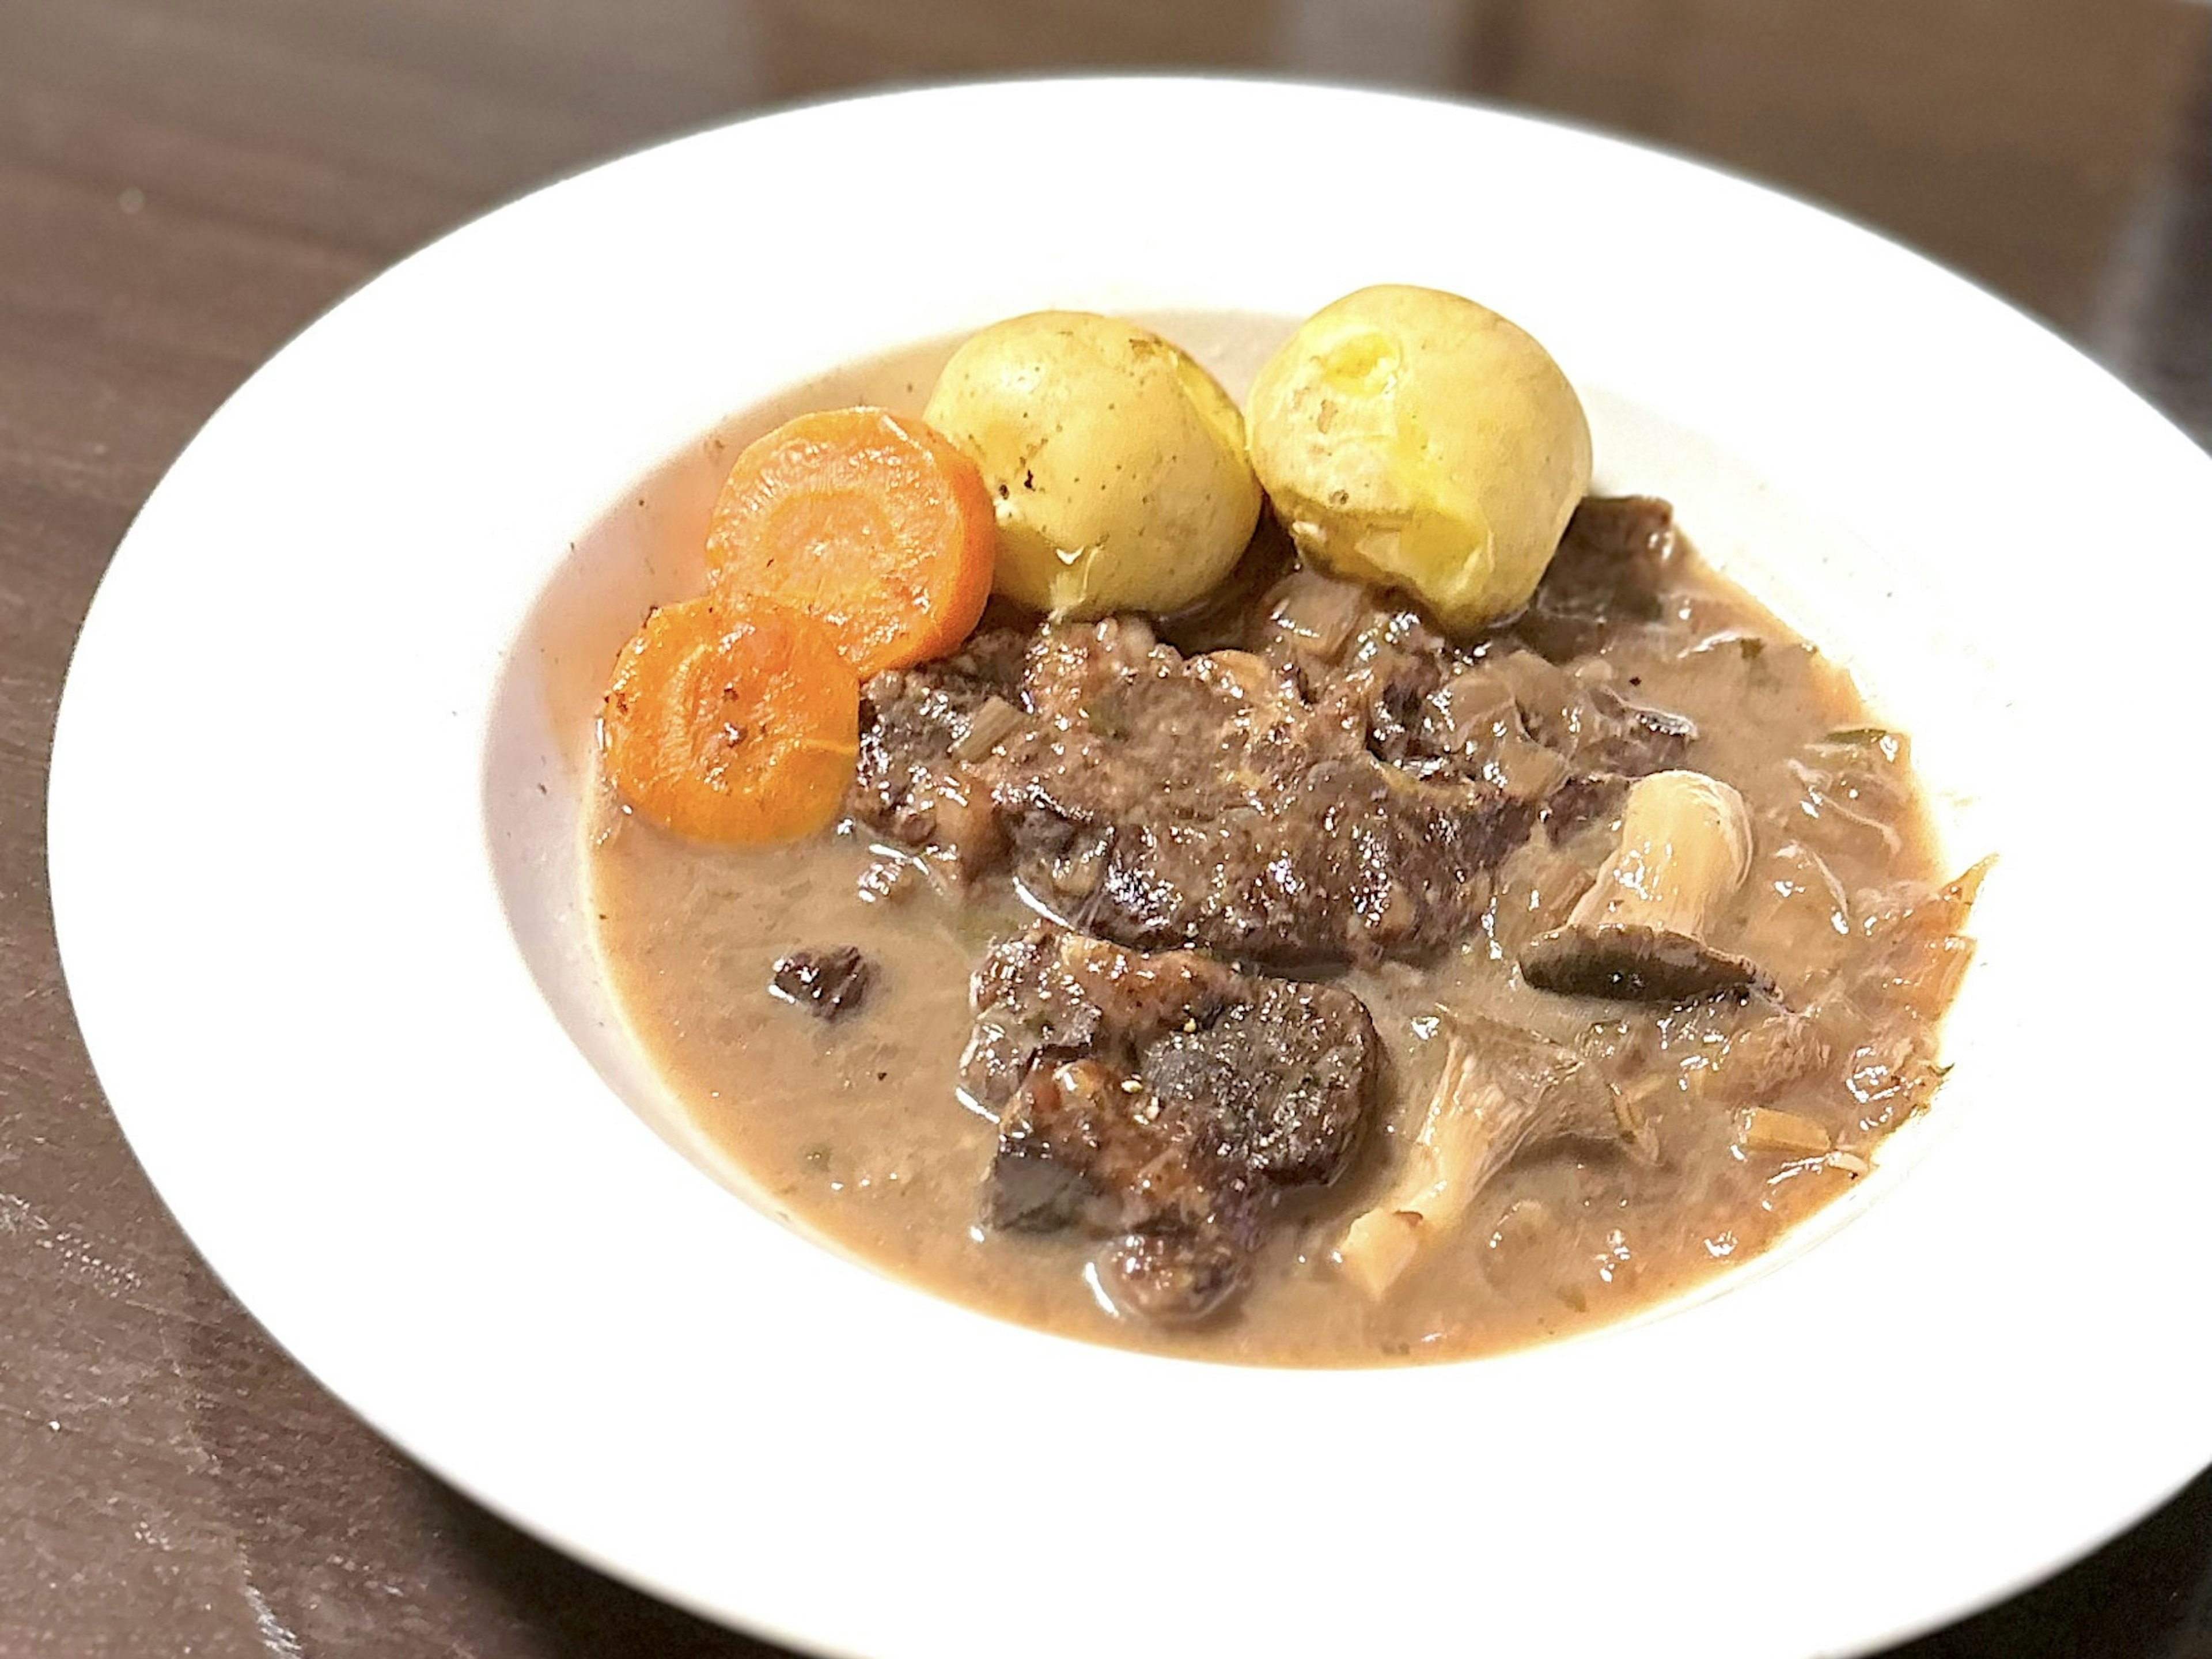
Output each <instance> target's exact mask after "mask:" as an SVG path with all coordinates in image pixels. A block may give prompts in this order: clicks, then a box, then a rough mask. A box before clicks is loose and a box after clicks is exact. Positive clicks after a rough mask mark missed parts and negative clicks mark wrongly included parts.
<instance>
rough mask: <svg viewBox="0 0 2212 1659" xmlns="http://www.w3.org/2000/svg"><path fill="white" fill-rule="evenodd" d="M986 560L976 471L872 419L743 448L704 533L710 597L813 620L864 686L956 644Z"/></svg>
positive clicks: (799, 431)
mask: <svg viewBox="0 0 2212 1659" xmlns="http://www.w3.org/2000/svg"><path fill="white" fill-rule="evenodd" d="M997 548H998V526H997V523H996V521H995V520H994V518H993V516H992V512H991V497H990V492H989V491H988V490H987V489H986V488H985V487H984V484H983V477H982V475H981V473H980V472H978V471H976V470H975V463H974V462H972V461H970V460H969V459H968V458H967V457H966V456H965V455H963V454H962V453H960V452H959V451H958V450H957V449H956V448H955V447H953V445H952V441H951V439H949V438H947V437H945V435H944V434H943V433H941V432H939V431H938V430H937V429H936V428H933V427H930V426H927V425H925V424H924V423H923V422H920V421H917V420H915V419H913V418H912V417H911V416H904V415H893V414H890V413H889V412H888V411H887V410H880V409H833V410H824V411H823V412H821V413H818V414H812V415H801V416H799V417H798V418H797V419H796V420H792V421H787V422H784V423H783V424H782V425H781V426H780V427H778V428H776V429H775V431H773V432H771V433H769V435H767V436H766V437H764V438H761V439H759V440H757V441H755V442H753V443H751V444H749V445H747V446H746V447H745V449H744V453H742V454H740V455H739V456H738V460H737V465H734V466H732V468H731V469H730V476H729V477H728V478H727V479H726V481H725V482H724V483H723V485H722V493H721V495H720V499H718V500H717V501H715V503H714V519H713V520H712V521H711V523H710V524H709V526H708V532H707V562H708V565H709V566H710V567H711V568H713V571H714V589H715V591H716V592H720V593H736V592H751V593H759V594H763V595H765V596H766V597H768V598H769V599H775V600H777V601H779V602H781V603H782V604H784V605H790V606H792V607H793V609H795V610H799V611H805V612H806V613H807V614H808V615H810V616H812V617H819V618H820V619H821V620H822V621H823V622H824V623H828V624H829V628H830V629H831V630H832V631H833V632H834V633H835V634H836V636H837V642H838V645H839V646H840V647H842V649H843V651H844V653H845V656H846V659H847V660H848V661H849V662H850V663H851V664H852V665H853V666H854V669H855V670H856V671H858V672H859V673H860V676H861V677H862V678H866V677H867V676H868V675H870V674H873V673H875V672H877V671H879V670H881V669H885V668H903V667H906V666H908V665H911V664H914V663H918V662H926V661H927V660H928V659H931V658H933V657H941V656H944V655H945V654H946V653H949V652H951V650H952V649H953V648H954V647H956V646H957V645H958V644H959V643H960V641H963V639H965V638H967V637H968V634H969V629H973V628H974V627H975V619H976V618H977V617H980V616H981V615H982V614H983V603H984V601H985V600H986V599H989V598H990V596H991V565H992V561H993V558H994V555H995V554H996V552H997Z"/></svg>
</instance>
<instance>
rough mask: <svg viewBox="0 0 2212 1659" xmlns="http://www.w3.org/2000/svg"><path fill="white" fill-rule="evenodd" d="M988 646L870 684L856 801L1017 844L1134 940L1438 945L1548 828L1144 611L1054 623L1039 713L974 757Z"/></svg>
mask: <svg viewBox="0 0 2212 1659" xmlns="http://www.w3.org/2000/svg"><path fill="white" fill-rule="evenodd" d="M980 644H981V641H979V645H980ZM997 649H998V647H995V646H994V647H993V650H994V652H995V651H996V650H997ZM976 650H977V647H970V649H969V651H968V652H966V653H963V654H962V655H961V656H960V657H957V658H955V659H951V661H950V662H948V663H946V664H944V665H939V666H936V667H931V668H922V669H914V670H909V671H905V672H903V673H900V674H895V675H879V676H878V677H877V678H876V679H874V680H872V681H871V682H870V683H869V685H868V689H867V704H868V708H867V711H866V721H865V725H866V731H865V732H864V735H863V738H862V742H861V764H860V779H859V782H858V783H857V785H856V787H855V789H854V798H853V804H854V814H855V816H857V817H860V819H861V820H862V822H864V823H868V824H870V825H872V826H873V827H875V828H877V829H881V830H883V831H884V832H885V833H887V834H890V835H892V836H896V837H898V838H899V839H900V840H902V841H904V842H908V844H910V845H915V846H920V847H925V848H931V849H932V850H934V851H939V852H941V853H945V854H948V855H949V856H950V857H951V859H952V860H953V861H954V862H955V863H956V865H957V866H958V867H959V868H960V869H961V870H963V872H966V873H969V874H973V873H975V872H976V871H977V870H979V869H981V868H983V867H987V865H988V864H989V863H991V862H992V861H994V860H996V859H997V858H998V857H1000V855H1001V854H1002V852H1003V851H1006V850H1010V851H1011V855H1012V863H1013V866H1014V870H1015V873H1016V875H1017V877H1018V878H1019V879H1020V881H1021V882H1022V884H1024V887H1025V888H1026V889H1027V890H1028V891H1029V892H1030V895H1031V896H1032V897H1033V898H1034V899H1035V900H1036V902H1038V903H1039V904H1041V905H1042V906H1044V907H1046V908H1049V909H1050V910H1051V911H1053V912H1054V914H1055V915H1059V916H1060V917H1061V918H1062V919H1063V920H1065V921H1068V922H1070V923H1071V924H1073V925H1074V926H1077V927H1083V928H1085V929H1086V930H1088V931H1091V932H1093V933H1101V934H1103V935H1105V936H1106V937H1108V938H1109V939H1116V940H1119V941H1121V943H1123V944H1127V945H1136V946H1139V947H1140V948H1143V949H1147V950H1158V949H1164V948H1169V947H1173V946H1178V945H1194V946H1197V947H1200V948H1202V949H1206V950H1210V951H1217V952H1218V953H1220V954H1222V955H1224V956H1228V957H1237V958H1240V959H1245V960H1254V961H1267V962H1278V963H1329V962H1343V961H1347V960H1350V961H1361V962H1372V961H1376V960H1378V959H1380V958H1382V957H1392V956H1413V955H1419V954H1423V953H1425V952H1427V951H1432V950H1434V949H1436V948H1438V947H1439V946H1441V945H1445V944H1447V943H1449V942H1451V941H1453V940H1455V939H1461V938H1463V937H1465V936H1466V935H1467V933H1468V932H1470V931H1471V930H1472V929H1473V927H1474V925H1475V923H1476V922H1477V921H1478V920H1479V918H1480V915H1481V914H1482V910H1483V907H1484V905H1485V904H1486V902H1487V901H1488V897H1489V879H1488V878H1489V872H1490V871H1491V870H1492V868H1493V867H1494V866H1496V865H1497V864H1498V860H1501V859H1503V858H1504V856H1505V854H1507V853H1509V852H1510V851H1511V850H1512V849H1513V848H1514V847H1515V846H1516V845H1518V844H1519V842H1521V841H1522V839H1523V837H1524V836H1526V835H1527V833H1528V829H1529V826H1530V825H1531V824H1532V823H1534V817H1535V814H1534V809H1533V807H1531V806H1530V805H1528V804H1527V803H1523V802H1518V801H1516V800H1514V799H1511V798H1510V797H1509V796H1508V795H1507V794H1506V793H1505V792H1504V790H1502V789H1500V788H1498V787H1496V786H1494V785H1492V784H1489V783H1485V782H1480V781H1471V780H1463V779H1433V780H1431V779H1423V778H1419V777H1417V776H1414V775H1412V774H1410V773H1409V772H1407V771H1405V770H1403V769H1399V768H1397V767H1394V766H1391V765H1389V764H1386V763H1383V761H1381V760H1379V759H1378V758H1377V757H1376V756H1375V755H1373V754H1371V753H1370V752H1369V750H1368V747H1367V744H1366V741H1365V734H1364V732H1363V731H1362V730H1360V729H1358V724H1357V722H1352V723H1350V724H1347V723H1346V721H1345V720H1340V718H1338V717H1337V714H1335V713H1334V711H1333V708H1332V706H1330V705H1326V704H1325V705H1323V706H1322V707H1321V708H1316V707H1315V706H1313V705H1311V704H1310V703H1308V702H1306V701H1305V700H1304V698H1303V697H1301V696H1299V695H1298V693H1297V689H1296V688H1295V686H1294V685H1293V684H1291V682H1290V681H1289V680H1288V679H1287V678H1285V676H1283V675H1282V674H1280V673H1279V672H1278V671H1276V670H1274V669H1273V668H1271V667H1270V666H1269V665H1267V663H1266V662H1264V661H1262V660H1261V659H1260V658H1258V657H1256V656H1253V655H1250V654H1249V653H1243V652H1237V651H1218V652H1213V653H1208V654H1206V655H1203V656H1198V657H1191V658H1186V657H1184V656H1183V655H1182V653H1179V652H1177V651H1176V650H1174V649H1173V648H1172V647H1168V646H1164V645H1162V644H1159V643H1158V641H1157V640H1156V639H1155V638H1154V637H1153V635H1152V630H1151V629H1149V628H1148V627H1147V626H1146V624H1145V623H1142V622H1141V621H1139V620H1138V619H1136V618H1133V617H1117V618H1114V619H1111V620H1109V621H1107V622H1103V623H1093V624H1065V625H1059V624H1048V625H1046V626H1045V627H1043V628H1042V629H1040V630H1039V632H1038V633H1037V635H1036V641H1035V643H1034V645H1033V646H1032V647H1030V652H1029V655H1028V659H1027V661H1026V663H1025V665H1024V670H1023V672H1022V674H1021V677H1020V685H1019V690H1018V692H1016V693H1014V695H1017V696H1018V697H1019V699H1020V701H1021V705H1022V711H1023V713H1024V715H1025V716H1026V718H1025V719H1024V720H1021V721H1019V722H1018V723H1017V726H1016V727H1015V729H1012V730H1011V731H1009V732H1007V733H1006V735H1005V736H1004V737H1003V738H999V739H998V741H997V743H996V744H995V746H994V749H993V750H991V751H990V752H988V753H986V754H982V755H980V756H976V757H973V758H969V759H963V758H961V757H960V755H959V753H958V743H959V738H958V736H957V732H958V731H959V730H961V729H964V726H965V724H966V722H967V721H968V720H970V719H972V718H973V717H974V711H975V708H979V707H980V706H981V705H982V704H983V703H984V702H987V701H988V700H990V699H992V698H994V697H1002V696H1006V695H1007V693H1008V692H1009V691H1012V688H1011V687H1009V686H1007V685H1006V683H1005V682H1004V681H1003V680H999V681H992V680H990V679H987V678H986V677H984V676H982V675H981V674H979V673H978V672H977V671H976V670H975V666H974V665H973V662H972V660H971V659H973V658H974V657H975V654H976Z"/></svg>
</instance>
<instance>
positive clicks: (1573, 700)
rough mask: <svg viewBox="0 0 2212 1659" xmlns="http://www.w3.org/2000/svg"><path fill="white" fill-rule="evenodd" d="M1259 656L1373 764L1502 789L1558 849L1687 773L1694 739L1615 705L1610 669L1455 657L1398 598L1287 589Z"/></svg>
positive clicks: (1495, 645)
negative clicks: (1677, 773)
mask: <svg viewBox="0 0 2212 1659" xmlns="http://www.w3.org/2000/svg"><path fill="white" fill-rule="evenodd" d="M1251 644H1252V647H1253V649H1254V650H1255V652H1256V653H1258V654H1259V655H1260V656H1261V657H1262V658H1263V659H1265V660H1266V661H1267V662H1268V663H1269V664H1270V665H1272V666H1273V667H1275V668H1276V669H1277V670H1278V671H1279V672H1280V673H1281V674H1282V675H1283V676H1284V678H1285V680H1286V681H1288V682H1290V683H1291V684H1296V685H1297V686H1299V687H1301V688H1303V689H1304V690H1305V692H1306V693H1307V695H1308V696H1310V697H1311V699H1312V700H1313V701H1314V702H1315V703H1316V707H1317V708H1320V709H1321V710H1322V712H1323V713H1324V714H1326V716H1327V717H1328V719H1329V720H1331V721H1332V722H1333V723H1335V724H1339V725H1341V726H1345V727H1346V729H1348V730H1352V731H1355V732H1359V733H1360V734H1361V736H1362V738H1363V740H1364V742H1365V744H1366V746H1367V748H1368V750H1370V752H1371V753H1372V754H1374V755H1375V756H1376V757H1377V758H1379V759H1382V760H1384V761H1388V762H1389V763H1391V764H1393V765H1395V766H1398V767H1401V768H1402V769H1406V770H1407V771H1410V772H1412V773H1413V775H1416V776H1419V777H1425V778H1440V777H1442V778H1459V779H1463V780H1469V781H1483V782H1487V783H1491V784H1493V785H1495V786H1497V787H1498V788H1500V789H1501V790H1503V791H1504V792H1505V793H1506V794H1507V795H1508V796H1509V797H1510V798H1511V799H1516V800H1518V801H1521V802H1523V803H1526V804H1529V805H1535V806H1538V807H1541V808H1542V809H1543V811H1544V814H1545V822H1546V823H1547V826H1548V827H1549V828H1550V829H1551V831H1552V833H1553V836H1554V837H1555V838H1556V837H1558V836H1563V835H1565V834H1567V833H1569V832H1571V830H1572V829H1577V828H1578V827H1580V826H1581V825H1582V824H1583V823H1587V822H1589V821H1590V820H1592V819H1593V818H1600V817H1607V816H1610V815H1611V813H1612V812H1613V811H1617V810H1618V808H1619V806H1620V800H1621V798H1622V796H1623V795H1624V794H1625V793H1626V783H1627V781H1628V780H1630V779H1632V778H1635V777H1638V776H1641V775H1644V773H1647V772H1655V771H1660V770H1663V769H1667V768H1668V767H1672V766H1676V765H1679V764H1680V763H1681V761H1682V758H1683V757H1684V755H1685V754H1686V751H1687V750H1688V748H1689V745H1690V744H1691V743H1692V741H1693V740H1694V739H1695V738H1696V736H1697V727H1696V726H1695V724H1694V723H1693V722H1692V721H1691V720H1688V719H1686V717H1684V716H1682V715H1680V714H1673V713H1670V712H1668V711H1667V710H1664V709H1658V708H1649V707H1646V706H1644V705H1642V704H1639V703H1637V702H1632V701H1631V700H1629V699H1628V698H1626V697H1624V696H1620V694H1619V693H1618V692H1616V691H1615V690H1613V688H1612V686H1611V685H1610V684H1607V677H1608V676H1609V668H1608V666H1607V665H1606V664H1605V663H1603V662H1601V661H1596V660H1592V661H1589V662H1585V663H1581V664H1577V665H1575V667H1574V668H1572V669H1568V668H1563V667H1561V666H1559V665H1556V664H1554V663H1551V662H1547V661H1546V660H1545V659H1543V658H1542V657H1541V656H1539V655H1538V654H1537V653H1535V652H1534V651H1531V650H1528V649H1525V648H1523V647H1522V645H1521V644H1520V643H1519V641H1517V640H1516V638H1515V637H1514V636H1513V635H1511V634H1510V633H1507V634H1505V635H1500V636H1498V637H1496V638H1494V639H1492V640H1488V641H1478V642H1476V643H1475V644H1474V645H1472V646H1468V647H1462V646H1459V645H1457V644H1455V643H1454V642H1453V641H1450V640H1449V639H1447V638H1446V637H1445V636H1444V635H1443V634H1442V633H1441V632H1439V631H1438V630H1437V629H1436V628H1435V626H1434V625H1433V624H1431V623H1429V622H1428V621H1427V620H1426V619H1425V617H1423V616H1422V615H1421V614H1420V613H1419V611H1414V610H1412V609H1409V608H1407V607H1406V606H1405V605H1402V603H1401V602H1399V601H1397V600H1396V599H1395V598H1394V597H1393V596H1390V595H1387V594H1380V593H1377V592H1374V591H1373V590H1370V589H1368V588H1365V587H1363V586H1360V585H1359V584H1358V583H1355V582H1349V581H1346V580H1342V579H1340V578H1338V577H1334V576H1330V575H1328V574H1324V573H1322V572H1320V571H1316V570H1310V569H1305V570H1297V571H1294V572H1292V573H1291V574H1289V575H1288V576H1286V577H1285V578H1284V579H1283V580H1281V581H1280V582H1279V583H1278V584H1277V585H1276V586H1275V588H1274V589H1273V592H1271V594H1270V596H1269V600H1268V603H1267V605H1266V606H1265V607H1264V608H1263V609H1261V611H1259V613H1258V621H1257V623H1256V625H1255V630H1254V633H1253V635H1252V638H1251Z"/></svg>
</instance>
